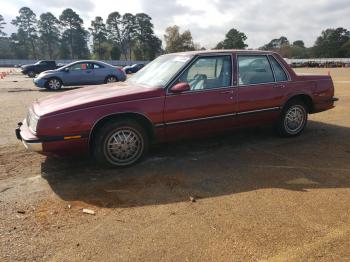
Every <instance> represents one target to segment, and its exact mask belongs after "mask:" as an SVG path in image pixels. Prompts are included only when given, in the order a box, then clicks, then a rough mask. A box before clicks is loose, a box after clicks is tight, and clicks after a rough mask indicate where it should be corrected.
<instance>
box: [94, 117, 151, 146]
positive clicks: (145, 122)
mask: <svg viewBox="0 0 350 262" xmlns="http://www.w3.org/2000/svg"><path fill="white" fill-rule="evenodd" d="M121 119H128V120H130V119H131V120H134V121H136V122H137V123H139V124H141V125H142V126H143V127H144V128H145V130H146V132H147V135H148V137H149V138H150V139H151V140H152V139H154V126H153V124H152V123H151V121H150V120H149V119H148V118H147V117H145V116H144V115H142V114H138V113H118V114H113V115H109V116H106V117H104V118H102V119H100V120H98V121H97V123H95V125H94V126H93V128H92V131H91V132H90V137H89V146H90V147H91V145H92V144H93V143H92V142H93V141H94V136H95V135H96V133H97V131H98V129H99V128H101V127H102V126H103V125H104V124H105V123H107V122H109V121H113V120H121Z"/></svg>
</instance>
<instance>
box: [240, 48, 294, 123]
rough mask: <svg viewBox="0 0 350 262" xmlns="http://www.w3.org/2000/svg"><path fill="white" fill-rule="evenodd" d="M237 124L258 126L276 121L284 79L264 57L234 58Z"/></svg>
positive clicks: (281, 99)
mask: <svg viewBox="0 0 350 262" xmlns="http://www.w3.org/2000/svg"><path fill="white" fill-rule="evenodd" d="M237 63H238V73H237V78H238V79H237V82H238V89H237V107H238V112H237V124H239V125H244V126H247V125H253V126H254V125H258V124H261V123H266V124H267V123H271V122H274V121H276V120H277V119H278V117H279V114H280V110H281V106H282V104H283V101H284V96H285V92H286V88H287V87H288V76H287V74H286V72H285V71H284V70H283V69H282V68H281V66H280V65H279V63H278V62H277V61H276V60H275V59H274V58H273V57H272V56H268V55H237Z"/></svg>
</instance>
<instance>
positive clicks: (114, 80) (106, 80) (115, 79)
mask: <svg viewBox="0 0 350 262" xmlns="http://www.w3.org/2000/svg"><path fill="white" fill-rule="evenodd" d="M115 82H118V78H116V77H115V76H107V77H106V79H105V83H106V84H108V83H115Z"/></svg>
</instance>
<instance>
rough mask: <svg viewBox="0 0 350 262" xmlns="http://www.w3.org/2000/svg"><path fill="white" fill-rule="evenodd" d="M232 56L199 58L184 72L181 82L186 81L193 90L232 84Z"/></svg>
mask: <svg viewBox="0 0 350 262" xmlns="http://www.w3.org/2000/svg"><path fill="white" fill-rule="evenodd" d="M231 81H232V63H231V56H228V55H226V56H210V57H201V58H198V59H197V60H196V61H195V62H194V63H193V64H192V65H191V66H190V67H189V68H188V69H187V70H186V71H185V72H183V74H182V75H181V77H180V79H179V82H186V83H188V84H189V85H190V87H191V90H203V89H213V88H220V87H229V86H231Z"/></svg>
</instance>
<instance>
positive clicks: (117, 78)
mask: <svg viewBox="0 0 350 262" xmlns="http://www.w3.org/2000/svg"><path fill="white" fill-rule="evenodd" d="M110 76H113V77H115V79H117V81H119V79H118V77H116V76H115V75H107V76H106V78H105V83H107V79H108V77H110Z"/></svg>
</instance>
